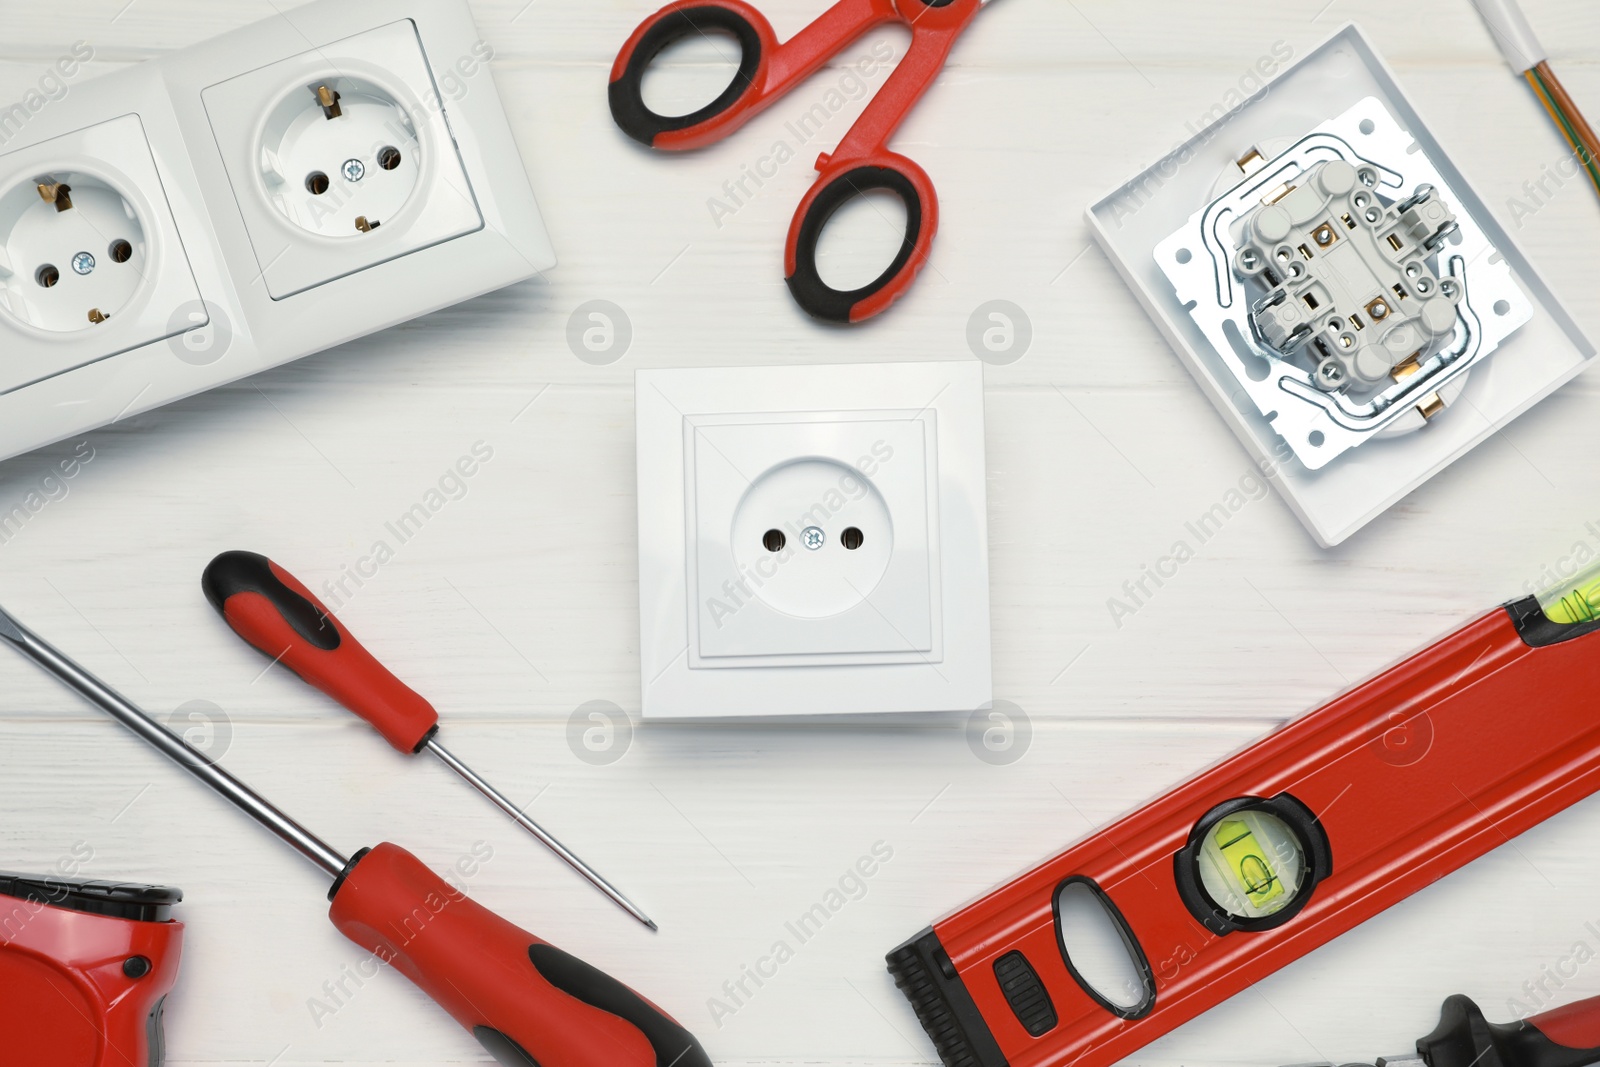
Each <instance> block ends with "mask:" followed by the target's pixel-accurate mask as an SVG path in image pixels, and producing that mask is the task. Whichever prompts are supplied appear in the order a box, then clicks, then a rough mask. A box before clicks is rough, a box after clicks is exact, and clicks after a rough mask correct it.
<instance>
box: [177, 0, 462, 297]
mask: <svg viewBox="0 0 1600 1067" xmlns="http://www.w3.org/2000/svg"><path fill="white" fill-rule="evenodd" d="M376 55H386V56H390V57H392V66H393V69H391V70H385V69H384V68H383V67H382V66H380V65H378V64H377V63H375V62H374V61H373V57H374V56H376ZM340 77H354V78H359V79H361V80H363V81H365V82H368V83H370V84H372V85H374V86H376V87H377V88H378V89H380V90H382V91H383V92H384V93H386V94H388V96H389V97H390V98H391V99H393V100H394V101H395V102H396V103H397V104H399V105H400V106H401V107H402V108H404V109H405V110H406V112H407V113H408V114H409V115H410V116H411V120H412V125H413V127H414V128H415V130H416V140H417V145H418V147H420V150H421V154H422V156H423V160H424V163H423V168H424V169H423V173H422V174H420V175H418V177H417V188H416V189H415V190H414V191H413V193H412V195H411V197H410V199H409V201H408V202H407V203H406V204H405V206H404V207H403V208H402V209H401V212H400V214H399V215H398V216H396V217H394V218H390V219H383V220H380V221H381V222H382V223H383V225H380V226H379V228H378V229H376V230H374V231H372V232H371V233H366V234H357V233H354V232H352V233H351V234H349V235H347V236H343V237H329V236H324V235H321V234H312V233H308V232H307V231H306V230H304V229H302V228H301V227H300V226H298V225H296V224H295V223H294V222H293V221H292V220H290V219H289V218H288V217H287V216H285V215H284V214H283V212H281V211H279V210H278V209H277V208H276V207H275V206H274V205H273V204H272V203H271V201H270V200H269V199H268V192H267V188H266V183H265V181H264V179H263V177H262V167H261V160H260V157H259V149H258V145H260V144H261V142H262V139H263V138H264V136H265V134H266V128H267V124H268V122H269V119H270V117H271V116H272V114H273V113H274V112H275V111H276V110H277V108H278V107H279V105H281V104H282V103H283V101H284V100H285V98H287V97H289V96H290V95H292V94H297V93H298V94H305V96H306V98H307V101H308V102H309V103H313V104H314V100H313V99H312V97H311V96H310V94H309V93H308V92H307V91H306V89H307V87H308V86H310V85H314V84H316V83H317V82H318V81H323V80H336V79H338V78H340ZM437 93H438V89H437V87H436V86H435V85H434V82H433V75H432V73H431V72H430V71H429V70H428V67H427V61H426V59H425V58H424V56H423V52H422V47H421V41H420V40H419V39H418V38H417V32H416V25H415V23H413V22H411V21H410V20H401V21H398V22H393V23H390V24H389V25H387V26H380V27H377V28H375V29H371V30H367V31H365V32H363V33H359V34H356V35H355V36H354V37H348V38H346V39H344V40H342V41H336V42H334V43H332V44H329V45H327V46H324V47H321V48H318V49H316V50H315V51H310V52H305V53H302V54H301V55H298V56H293V57H290V58H288V59H285V60H281V61H280V62H277V63H270V64H268V65H266V66H264V67H258V68H256V69H255V70H252V71H250V72H249V73H247V74H240V75H238V76H237V77H234V78H230V79H228V80H227V81H225V82H221V83H220V84H217V85H213V86H210V87H208V88H207V89H206V90H205V92H203V93H202V94H201V96H202V98H203V99H204V101H205V107H206V115H207V116H208V117H209V118H210V120H211V131H212V133H213V135H214V136H215V137H216V141H217V146H218V147H219V148H220V149H221V151H222V158H223V164H224V166H226V168H227V170H228V180H229V185H230V187H231V188H232V189H233V194H234V198H235V199H236V200H237V201H238V206H239V212H240V214H241V215H243V216H244V222H245V230H246V232H247V233H248V235H249V238H250V247H251V250H252V251H253V252H254V254H255V261H256V265H257V267H258V268H259V270H260V272H261V276H262V278H263V280H264V281H265V282H266V286H267V291H268V292H269V293H271V294H272V298H273V299H274V300H283V299H285V298H287V297H291V296H294V295H295V294H297V293H303V292H305V291H306V290H307V289H312V288H315V287H316V286H319V285H324V284H326V283H327V282H330V281H333V280H334V279H336V278H342V277H345V276H347V275H351V274H355V273H357V272H359V271H362V270H366V269H369V265H370V264H372V263H373V261H374V260H378V261H381V262H384V263H387V262H389V261H390V260H393V259H396V258H398V257H400V256H403V255H408V254H410V253H412V252H416V251H419V250H421V249H424V248H427V247H428V246H430V245H435V244H439V243H441V242H443V241H448V240H452V239H454V238H457V237H463V236H465V235H467V234H469V233H472V232H474V231H475V230H478V229H480V228H482V226H483V216H482V215H481V214H480V213H479V211H478V204H477V200H476V198H475V197H474V196H473V195H472V183H471V182H470V181H469V180H468V179H467V175H466V171H465V170H464V169H463V167H462V165H461V156H460V154H459V153H458V152H457V151H456V148H455V142H454V140H453V139H452V138H451V136H450V124H449V123H448V122H447V121H446V120H445V112H444V109H443V108H442V107H440V108H435V107H430V106H429V105H428V103H427V101H428V100H429V98H430V97H436V94H437ZM263 99H267V100H270V101H271V102H270V103H269V104H267V106H266V107H262V106H261V101H262V100H263ZM249 115H254V116H256V119H255V121H253V122H251V121H240V116H249ZM330 128H331V127H330ZM406 150H407V151H411V150H412V146H410V145H407V146H406ZM373 177H374V178H376V175H374V176H373ZM335 182H336V183H337V178H335ZM336 188H337V186H336ZM429 188H433V189H434V190H435V195H433V196H431V197H430V196H427V195H426V193H427V190H428V189H429ZM424 209H426V215H425V216H424V215H423V211H424Z"/></svg>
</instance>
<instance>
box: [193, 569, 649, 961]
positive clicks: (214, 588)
mask: <svg viewBox="0 0 1600 1067" xmlns="http://www.w3.org/2000/svg"><path fill="white" fill-rule="evenodd" d="M200 585H201V588H202V589H203V590H204V592H205V594H206V599H207V600H209V601H211V606H212V607H214V608H216V610H217V613H218V614H219V615H221V616H222V619H223V621H224V622H226V623H227V624H228V627H229V628H230V629H231V630H233V632H234V633H236V634H238V635H239V636H240V637H242V638H244V640H245V641H246V642H247V643H248V644H250V646H251V647H253V648H254V649H255V650H256V651H258V652H260V653H261V654H262V655H264V656H266V657H267V658H269V659H270V660H272V662H273V663H281V664H283V665H284V666H285V667H287V668H288V669H289V670H291V671H293V672H294V673H295V674H297V675H299V676H300V678H302V679H303V680H305V681H306V682H309V683H310V684H311V685H313V686H315V687H317V688H318V689H320V690H322V691H323V692H324V693H326V694H328V696H330V697H332V698H333V699H334V700H336V701H338V702H339V703H340V704H342V705H343V706H344V707H345V708H347V709H349V710H350V711H353V712H355V713H356V714H357V715H359V716H360V717H361V718H363V719H365V720H366V721H367V722H368V723H369V724H371V726H372V727H373V729H375V730H377V731H378V733H379V734H380V735H381V736H382V737H383V739H384V740H385V741H387V742H389V744H390V745H391V746H393V747H394V749H395V750H396V751H397V752H401V753H404V754H405V755H407V756H415V755H418V754H420V753H421V752H422V751H423V750H424V749H426V750H428V751H431V752H432V753H433V754H434V755H435V756H437V757H439V759H441V760H443V761H444V764H445V766H447V767H449V768H450V769H451V770H453V771H455V772H456V773H457V774H459V775H460V776H461V777H462V778H465V779H466V780H467V783H468V784H470V785H471V786H472V787H473V788H474V789H476V790H477V791H478V792H480V793H482V794H483V795H484V796H485V797H487V798H489V800H491V801H493V802H494V804H495V806H496V807H498V808H500V810H502V811H504V812H505V813H506V814H507V815H509V816H511V817H512V818H513V819H515V820H516V821H517V823H518V825H520V826H521V827H522V828H523V829H525V830H527V831H528V832H529V833H530V834H532V835H533V836H534V837H536V838H538V839H539V841H540V842H541V843H542V844H543V845H544V846H545V847H546V848H548V849H549V850H550V851H551V852H554V853H555V854H556V855H557V856H558V857H560V859H561V860H562V862H564V863H566V864H567V866H569V867H571V868H572V869H573V870H574V871H576V872H578V873H579V874H581V875H582V876H583V877H584V878H585V879H586V880H587V881H588V882H589V884H591V885H593V886H594V887H595V888H596V889H598V890H600V892H602V893H604V894H605V895H606V896H607V897H609V898H610V899H611V902H612V903H613V904H616V905H617V906H618V907H619V908H621V909H622V910H623V911H625V912H627V913H628V914H629V915H631V916H633V917H634V918H635V919H637V920H638V921H639V922H641V923H643V924H644V925H645V926H646V927H648V928H649V929H651V930H655V929H657V926H656V924H655V923H654V922H653V921H651V919H650V917H649V916H648V915H646V914H645V913H644V912H642V911H640V910H639V906H638V905H637V904H635V903H634V902H633V901H631V900H629V899H628V898H627V897H625V896H623V895H622V894H621V893H620V892H618V891H617V889H616V887H615V886H613V885H612V884H611V883H610V882H608V881H606V880H605V879H604V878H601V877H600V876H599V875H598V874H596V873H595V872H594V870H593V868H591V867H590V866H589V865H588V864H586V863H584V862H583V861H582V860H580V859H579V858H578V857H577V856H575V855H573V853H572V852H571V850H569V849H568V848H567V847H566V846H565V845H563V844H562V843H561V842H559V841H557V840H556V839H555V838H554V837H552V836H551V835H550V834H549V832H547V831H546V830H545V829H544V827H542V826H540V825H539V824H538V823H536V822H534V821H533V820H532V819H530V818H528V816H527V815H525V814H523V812H522V809H521V808H519V807H517V806H516V805H515V804H513V803H512V802H511V801H509V800H507V799H506V798H505V796H503V795H502V794H501V793H500V791H499V790H497V789H495V788H494V787H493V786H491V785H490V784H489V783H488V782H486V781H484V780H483V779H482V778H480V777H479V776H478V774H477V773H476V772H475V771H473V770H472V768H470V767H468V766H467V765H466V764H464V763H462V762H461V761H460V760H458V759H456V757H455V756H454V755H452V754H451V753H450V752H449V750H447V749H446V748H445V747H444V746H443V745H441V744H439V740H438V733H439V713H438V711H436V710H435V709H434V707H433V705H432V704H430V703H428V701H427V700H426V699H424V698H423V696H422V695H421V694H420V693H418V692H417V691H416V690H414V689H412V688H411V687H410V686H408V685H406V684H405V683H404V682H402V681H401V680H400V679H399V678H397V677H395V675H394V674H393V673H392V672H391V671H390V670H389V669H388V668H387V667H385V666H384V665H383V664H382V663H379V662H378V660H377V659H376V658H374V657H373V655H372V653H370V652H368V651H367V650H366V649H365V648H363V647H362V646H361V642H359V641H357V640H356V638H355V635H354V634H352V633H351V632H350V631H349V630H348V629H346V628H345V626H344V624H343V623H341V622H340V621H339V620H338V619H337V618H335V617H334V615H333V613H332V612H330V611H329V610H328V609H327V607H326V606H325V605H324V604H322V602H321V601H319V600H317V598H316V597H315V596H314V595H312V593H311V590H309V589H307V588H306V586H305V585H304V583H302V582H301V581H300V580H299V579H297V578H296V577H295V576H294V575H292V574H290V573H289V572H288V571H287V570H285V569H283V568H282V567H280V566H278V565H277V564H276V563H274V562H272V561H271V560H270V559H268V558H267V557H266V556H263V555H261V554H259V553H256V552H238V551H235V552H224V553H222V554H221V555H220V556H218V557H217V558H216V559H214V560H212V561H211V563H210V565H209V566H207V567H206V570H205V575H204V576H203V577H202V578H201V582H200Z"/></svg>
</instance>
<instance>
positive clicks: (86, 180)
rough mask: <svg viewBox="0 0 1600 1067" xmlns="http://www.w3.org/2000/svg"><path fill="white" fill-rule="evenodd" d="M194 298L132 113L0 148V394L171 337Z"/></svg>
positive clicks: (190, 278) (147, 150) (196, 293)
mask: <svg viewBox="0 0 1600 1067" xmlns="http://www.w3.org/2000/svg"><path fill="white" fill-rule="evenodd" d="M112 161H115V162H112ZM51 185H53V186H55V187H58V188H61V189H62V192H61V194H60V196H61V200H60V201H59V202H47V201H46V200H45V199H44V198H43V196H42V195H41V186H51ZM62 204H70V205H71V206H70V207H65V208H62V207H61V205H62ZM124 245H125V246H126V248H125V249H124V247H123V246H124ZM123 255H126V258H125V259H122V260H121V262H118V260H119V258H121V257H122V256H123ZM46 283H48V284H46ZM199 303H200V291H199V289H198V288H197V287H196V286H195V280H194V274H193V272H192V271H191V270H190V266H189V259H188V256H187V254H186V253H185V251H184V247H183V242H182V240H181V239H180V238H179V236H178V228H177V224H176V223H175V222H174V221H173V217H172V209H171V208H170V207H169V206H168V204H167V198H166V194H165V191H164V189H163V188H162V184H161V180H160V178H159V177H158V176H157V172H156V166H155V161H154V160H153V159H152V158H151V155H150V144H149V142H148V141H147V140H146V138H145V133H144V128H143V126H142V125H141V124H140V122H139V118H138V116H137V115H122V116H120V117H119V118H115V119H111V120H110V121H107V122H100V123H95V124H94V125H92V126H88V127H85V128H84V129H80V130H75V131H73V132H72V133H69V134H64V135H62V136H60V137H54V138H51V139H50V140H48V141H44V142H42V143H40V144H36V145H34V146H32V147H31V148H24V149H21V150H20V151H16V152H10V153H7V154H5V155H0V338H6V341H5V343H0V393H4V392H9V391H11V390H14V389H18V388H21V387H23V386H26V385H29V384H30V383H33V382H36V381H39V380H41V379H44V378H48V377H50V376H51V375H54V374H59V373H61V372H62V371H65V370H70V369H72V368H74V367H81V366H83V365H85V364H87V363H92V362H95V361H96V360H100V359H105V358H107V357H110V356H115V355H119V354H120V353H123V352H126V351H128V350H129V349H132V348H138V347H140V346H142V345H148V344H151V343H153V342H157V341H162V340H165V339H166V338H169V337H172V336H174V335H176V334H177V333H179V332H180V330H181V327H179V326H174V325H173V324H172V315H173V309H174V308H179V307H183V306H185V305H196V306H198V305H199ZM96 312H98V314H95V313H96ZM91 316H92V317H91ZM202 325H203V324H202Z"/></svg>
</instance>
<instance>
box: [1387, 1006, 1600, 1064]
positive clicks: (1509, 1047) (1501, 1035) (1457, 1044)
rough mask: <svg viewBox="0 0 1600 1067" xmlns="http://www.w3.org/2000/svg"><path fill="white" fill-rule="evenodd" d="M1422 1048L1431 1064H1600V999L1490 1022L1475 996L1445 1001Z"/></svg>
mask: <svg viewBox="0 0 1600 1067" xmlns="http://www.w3.org/2000/svg"><path fill="white" fill-rule="evenodd" d="M1417 1052H1418V1053H1419V1054H1420V1055H1421V1056H1422V1058H1423V1060H1424V1061H1426V1062H1427V1064H1428V1067H1483V1065H1484V1064H1490V1063H1492V1064H1494V1065H1495V1067H1585V1065H1586V1064H1591V1063H1595V1062H1600V997H1591V998H1589V999H1588V1000H1580V1001H1578V1002H1577V1003H1574V1004H1567V1005H1563V1006H1562V1007H1559V1008H1552V1009H1551V1010H1549V1011H1546V1012H1541V1013H1540V1014H1538V1015H1535V1016H1533V1017H1532V1018H1530V1019H1525V1020H1523V1021H1521V1022H1514V1023H1490V1022H1487V1021H1485V1019H1484V1017H1483V1012H1482V1011H1480V1010H1479V1009H1478V1006H1477V1005H1476V1004H1474V1003H1473V1002H1472V1001H1471V1000H1470V999H1469V998H1467V997H1464V996H1461V995H1460V994H1457V995H1456V996H1453V997H1449V998H1447V999H1446V1000H1445V1002H1444V1007H1443V1008H1442V1009H1441V1010H1440V1012H1439V1025H1438V1027H1436V1028H1435V1029H1434V1031H1433V1033H1431V1034H1429V1035H1428V1036H1427V1037H1425V1038H1423V1039H1422V1040H1421V1041H1418V1042H1417Z"/></svg>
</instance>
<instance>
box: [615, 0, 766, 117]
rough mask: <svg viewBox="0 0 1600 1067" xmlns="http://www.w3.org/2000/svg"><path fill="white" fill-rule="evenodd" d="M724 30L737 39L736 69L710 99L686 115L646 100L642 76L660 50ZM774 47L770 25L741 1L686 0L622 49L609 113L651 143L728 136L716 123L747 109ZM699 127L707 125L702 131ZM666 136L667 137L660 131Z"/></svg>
mask: <svg viewBox="0 0 1600 1067" xmlns="http://www.w3.org/2000/svg"><path fill="white" fill-rule="evenodd" d="M719 32H720V33H727V34H730V35H732V37H733V39H734V40H735V41H737V42H738V44H739V69H738V70H737V71H736V72H735V73H734V76H733V80H732V81H731V82H730V83H729V84H728V87H727V88H726V89H724V90H723V91H722V94H721V95H720V96H718V97H717V98H716V99H715V100H713V101H711V103H709V104H707V105H706V106H705V107H702V108H700V109H699V110H698V111H694V112H691V113H689V114H687V115H658V114H657V113H656V112H654V111H652V110H650V106H649V105H648V104H646V103H645V102H644V76H645V72H646V71H648V70H649V69H650V64H651V63H652V62H653V61H654V60H655V58H656V56H658V55H660V54H661V52H662V51H663V50H664V49H666V48H668V47H670V46H671V45H674V44H676V43H677V42H679V41H681V40H684V39H685V38H689V37H704V36H707V35H708V34H713V33H719ZM775 48H776V39H775V38H774V36H773V32H772V27H771V25H770V24H769V23H768V22H767V21H766V19H765V18H763V17H762V16H761V15H760V14H759V13H757V12H756V11H755V10H754V9H753V8H751V7H750V6H749V5H748V4H745V3H742V2H740V0H687V2H679V3H674V4H670V5H668V6H667V7H664V8H662V9H661V10H660V11H658V12H656V13H655V14H654V15H651V16H650V17H649V18H648V19H646V20H645V21H644V23H643V24H642V25H640V27H639V28H638V29H637V30H635V31H634V34H633V36H632V37H631V38H630V39H629V40H628V43H627V44H625V45H624V46H623V48H622V51H621V53H620V54H619V55H618V56H617V61H616V64H615V65H614V66H613V67H612V70H611V88H610V90H609V92H610V99H611V117H612V118H613V119H615V120H616V123H617V126H618V127H620V128H621V130H622V132H623V133H626V134H627V135H628V136H629V137H632V138H633V139H634V140H635V141H638V142H639V143H640V144H643V145H648V146H650V147H651V148H668V149H686V148H699V147H702V146H703V145H705V144H706V143H709V142H710V141H712V140H715V139H717V138H718V137H721V136H724V135H726V134H727V133H728V132H730V131H731V129H732V128H733V127H732V126H729V125H726V124H723V123H718V122H717V120H719V119H724V118H740V117H743V116H740V115H736V113H740V112H747V111H750V110H751V106H752V104H753V103H754V101H753V100H752V99H750V98H751V97H752V96H753V91H754V90H755V88H756V83H757V75H758V74H759V72H760V70H761V63H762V60H763V59H764V58H765V57H766V55H767V54H768V52H769V51H771V50H773V49H775ZM699 127H706V129H704V130H702V129H699ZM664 135H666V136H664Z"/></svg>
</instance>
